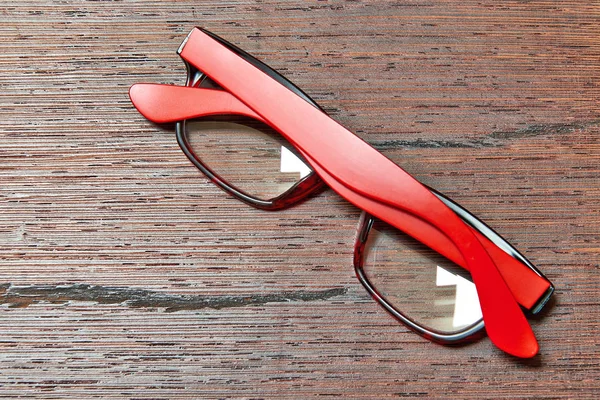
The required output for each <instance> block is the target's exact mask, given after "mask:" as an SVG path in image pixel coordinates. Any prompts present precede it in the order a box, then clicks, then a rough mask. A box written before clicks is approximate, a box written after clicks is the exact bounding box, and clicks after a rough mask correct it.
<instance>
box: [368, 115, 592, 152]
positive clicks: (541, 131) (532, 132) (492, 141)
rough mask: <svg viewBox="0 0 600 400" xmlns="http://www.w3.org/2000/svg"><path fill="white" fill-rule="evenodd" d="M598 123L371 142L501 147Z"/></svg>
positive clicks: (377, 144) (387, 145) (376, 144)
mask: <svg viewBox="0 0 600 400" xmlns="http://www.w3.org/2000/svg"><path fill="white" fill-rule="evenodd" d="M597 125H600V119H595V120H592V121H587V122H573V123H565V124H538V125H530V126H528V127H526V128H524V129H519V130H516V131H497V132H492V133H490V134H489V135H486V136H484V137H482V138H477V139H464V140H425V139H415V140H385V141H379V142H371V145H372V146H373V147H375V148H376V149H377V150H386V149H395V148H399V147H409V148H410V147H412V148H482V147H502V146H504V145H505V144H506V141H507V140H515V139H521V138H531V137H536V136H551V135H565V134H568V133H571V132H574V131H576V130H580V129H585V128H589V127H591V126H597Z"/></svg>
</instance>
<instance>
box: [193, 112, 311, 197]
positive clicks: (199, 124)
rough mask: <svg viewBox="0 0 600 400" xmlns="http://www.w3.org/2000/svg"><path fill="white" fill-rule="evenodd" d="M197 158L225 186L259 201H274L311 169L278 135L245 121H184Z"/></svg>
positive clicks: (226, 119) (263, 126) (223, 118)
mask: <svg viewBox="0 0 600 400" xmlns="http://www.w3.org/2000/svg"><path fill="white" fill-rule="evenodd" d="M184 129H185V132H186V136H187V138H188V141H189V144H190V146H191V148H192V150H193V152H194V154H195V155H196V157H197V158H199V159H200V160H202V162H203V163H204V164H205V165H206V166H207V167H208V168H210V169H211V170H212V171H213V173H215V174H216V175H218V176H219V177H220V178H221V179H223V180H224V181H226V182H227V183H228V184H230V185H232V186H235V187H236V188H237V189H239V190H241V191H243V192H245V193H246V194H249V195H251V196H253V197H255V198H258V199H261V200H270V199H272V198H275V197H277V196H279V195H281V194H283V193H285V192H286V191H287V190H289V189H290V188H291V187H292V186H294V185H295V184H296V183H297V182H299V181H300V180H301V179H302V178H304V177H306V176H307V175H309V174H310V173H311V172H312V170H311V169H310V167H309V166H308V163H307V162H306V161H304V159H303V158H302V157H301V156H300V155H299V154H298V153H297V151H296V149H295V148H294V147H293V146H292V145H291V144H289V143H288V142H287V141H286V140H285V139H284V138H283V137H282V136H281V135H280V134H279V133H277V132H276V131H274V130H273V129H271V128H270V127H268V126H267V125H265V124H263V123H261V122H258V121H255V120H252V119H247V118H238V117H217V118H213V119H210V120H207V119H202V120H193V121H185V128H184Z"/></svg>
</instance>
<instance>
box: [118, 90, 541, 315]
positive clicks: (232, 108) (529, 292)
mask: <svg viewBox="0 0 600 400" xmlns="http://www.w3.org/2000/svg"><path fill="white" fill-rule="evenodd" d="M129 95H130V97H131V101H132V103H133V104H134V106H135V107H136V108H137V109H138V110H139V111H140V113H141V114H142V115H144V116H145V117H146V118H148V119H149V120H150V121H153V122H156V123H166V122H176V121H181V120H186V119H193V118H199V117H205V116H210V115H219V114H234V115H244V116H248V117H252V118H255V119H257V120H261V121H263V122H264V120H263V118H262V117H260V116H259V115H258V114H256V113H255V112H254V111H252V110H251V109H250V108H248V107H247V106H246V105H245V104H244V103H242V102H241V101H239V100H238V99H237V98H235V97H234V96H233V95H231V94H230V93H228V92H225V91H223V90H215V89H205V88H196V87H187V86H172V85H162V84H144V83H141V84H135V85H133V86H132V87H131V89H130V91H129ZM302 155H303V156H304V157H305V159H306V160H307V161H308V162H309V163H310V164H311V166H312V167H313V168H317V169H318V168H319V167H318V164H317V163H316V162H315V161H314V160H312V159H311V157H310V156H309V155H307V154H304V153H303V154H302ZM319 173H320V174H327V172H326V171H324V170H322V169H321V170H320V171H319ZM327 175H328V174H327ZM337 189H338V190H342V191H345V189H344V188H343V186H340V187H338V188H337ZM430 190H432V189H431V188H430ZM434 194H436V196H438V193H437V192H434ZM347 195H350V194H349V193H347ZM438 197H439V196H438ZM442 197H443V196H442ZM444 199H446V198H445V197H444V198H443V199H442V201H444ZM363 201H368V200H367V199H363ZM451 204H454V205H455V206H457V205H456V204H455V203H453V202H452V203H451ZM447 205H448V204H447ZM463 210H464V209H463ZM388 212H395V213H396V214H397V216H396V217H397V218H398V219H402V221H403V227H404V229H405V231H406V233H408V234H409V235H411V236H413V237H414V238H415V239H417V240H419V241H420V242H422V243H424V244H425V245H429V246H430V247H432V245H433V244H434V243H440V242H443V245H441V246H439V249H438V250H439V252H440V253H441V254H442V255H443V256H445V257H446V258H448V259H450V260H451V261H453V262H455V263H456V264H458V265H460V266H462V267H464V268H466V269H468V265H467V263H466V262H465V260H464V258H463V257H462V255H461V253H460V252H459V251H458V249H457V248H456V246H455V245H454V244H453V243H452V241H450V240H449V239H448V238H447V237H446V236H445V235H444V234H443V233H442V232H440V231H439V230H438V229H437V228H435V227H434V226H432V225H430V224H428V223H426V222H425V221H423V220H421V219H419V218H415V217H414V216H411V215H410V214H408V213H405V212H402V211H400V210H396V211H390V210H388ZM473 219H475V220H476V218H475V217H473ZM470 227H471V226H470ZM471 230H472V231H473V232H474V233H475V234H476V236H477V238H478V239H479V240H480V241H481V242H482V244H483V246H484V247H485V249H486V251H487V252H488V253H489V254H490V256H491V257H492V259H493V260H494V262H495V263H496V265H497V266H498V268H499V269H500V273H501V274H502V276H503V278H504V280H505V281H506V283H507V284H508V286H509V287H510V289H511V291H512V293H513V295H514V296H515V298H516V300H517V301H518V302H519V304H521V305H522V306H523V307H525V308H527V309H530V310H531V309H532V308H534V306H536V305H538V304H539V303H544V301H543V297H544V294H545V293H546V292H547V290H548V288H549V287H551V284H550V283H549V282H548V281H547V280H546V279H544V278H543V277H541V276H539V275H537V274H536V273H535V272H534V271H532V270H531V269H530V268H528V267H527V266H525V265H524V264H522V263H521V262H519V261H517V260H516V259H515V258H513V257H511V256H510V255H508V254H507V253H506V252H505V251H504V250H502V249H500V248H499V247H498V246H497V245H495V244H494V243H492V242H491V241H490V240H488V239H487V238H486V237H485V236H484V235H482V234H481V233H480V232H479V231H478V230H477V229H474V228H473V227H471ZM536 308H537V307H536ZM533 311H536V310H533Z"/></svg>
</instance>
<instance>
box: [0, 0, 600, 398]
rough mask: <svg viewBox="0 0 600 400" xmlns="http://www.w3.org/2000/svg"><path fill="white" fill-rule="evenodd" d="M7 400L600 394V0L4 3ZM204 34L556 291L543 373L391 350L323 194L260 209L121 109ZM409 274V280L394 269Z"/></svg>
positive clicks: (386, 320) (0, 174)
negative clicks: (188, 38) (436, 198)
mask: <svg viewBox="0 0 600 400" xmlns="http://www.w3.org/2000/svg"><path fill="white" fill-rule="evenodd" d="M0 22H1V24H0V249H1V253H0V303H1V304H0V322H1V323H0V398H17V397H24V398H57V399H58V398H131V399H162V398H312V397H333V396H337V397H342V398H376V399H380V398H388V397H409V398H415V397H422V398H434V397H438V398H459V399H467V398H469V399H473V398H511V399H512V398H550V399H553V398H561V399H562V398H589V399H595V398H598V397H599V396H600V381H599V378H600V339H599V338H598V336H599V333H600V332H599V326H600V300H599V299H600V277H599V272H600V257H599V254H600V246H599V244H598V243H599V242H600V229H599V226H600V211H599V205H600V167H599V165H600V105H599V102H598V99H599V98H600V24H599V23H600V3H598V2H597V1H584V0H579V1H567V0H559V1H501V2H480V1H470V0H467V1H464V0H463V1H451V0H448V1H379V2H375V1H372V2H368V1H273V0H264V1H239V0H233V1H226V2H221V1H175V2H159V1H152V2H149V1H146V2H144V1H98V2H96V1H83V0H72V1H71V0H68V1H60V2H54V1H49V0H39V1H18V2H4V3H3V5H1V6H0ZM196 25H200V26H204V27H207V28H209V29H210V30H212V31H214V32H215V33H217V34H219V35H221V36H223V37H225V38H226V39H228V40H230V41H232V42H233V43H235V44H237V45H239V46H240V47H241V48H243V49H245V50H247V51H249V52H250V53H252V54H254V55H256V56H258V57H259V58H261V59H262V60H264V61H266V62H267V63H268V64H269V65H271V66H273V67H274V68H276V69H278V70H279V71H281V72H282V73H283V74H285V75H286V76H287V77H288V78H290V79H291V80H292V81H294V82H295V83H296V84H298V86H300V87H301V88H303V89H304V90H305V91H306V92H307V93H309V94H310V95H311V96H312V97H313V98H314V99H315V100H316V101H317V102H319V104H321V105H322V106H323V107H324V108H325V109H326V110H327V111H328V112H329V113H330V114H331V115H332V116H333V117H334V118H335V119H337V120H338V121H340V122H341V123H342V124H344V125H345V126H347V127H348V128H349V129H351V130H352V131H354V132H356V133H357V134H358V135H359V136H361V137H363V138H364V139H365V140H367V141H369V142H371V143H373V144H374V145H375V146H376V147H378V148H379V149H381V151H382V152H383V153H384V154H386V155H387V156H388V157H390V158H391V159H392V160H394V161H395V162H397V163H398V164H400V165H402V166H403V167H404V168H405V169H406V170H407V171H409V172H410V173H412V174H413V175H414V176H415V177H417V178H418V179H420V180H421V181H423V182H424V183H427V184H429V185H431V186H433V187H435V188H437V189H439V190H440V191H442V192H444V193H447V194H448V195H450V196H451V197H452V198H453V199H455V200H457V201H458V202H460V203H461V204H463V205H464V206H465V207H467V208H468V209H469V210H471V211H472V212H474V213H475V214H476V215H478V216H479V217H481V218H483V219H484V220H485V221H487V222H488V223H489V224H490V225H491V226H492V227H494V228H495V229H496V230H497V231H499V232H500V233H501V234H502V235H503V236H504V237H506V238H507V239H508V240H509V241H510V242H511V243H513V244H514V245H516V246H517V248H519V249H520V250H521V251H522V252H523V253H524V254H525V255H526V256H527V257H528V258H529V259H530V260H531V261H533V262H534V263H535V264H536V265H537V266H538V267H539V268H540V269H541V270H542V271H543V272H544V273H545V274H546V275H547V276H548V278H549V279H551V280H552V281H553V282H554V284H555V286H556V295H555V299H554V301H553V304H552V305H551V307H549V309H548V311H547V312H545V313H544V315H542V316H541V317H539V318H535V319H534V320H532V326H533V328H534V330H535V332H536V335H537V337H538V339H539V342H540V347H541V351H540V354H539V355H538V356H537V357H536V358H534V359H532V360H527V361H521V360H516V359H514V358H512V357H510V356H507V355H505V354H503V353H502V352H500V351H499V350H498V349H496V348H495V347H494V346H493V345H492V344H491V343H490V341H489V339H487V338H483V339H481V340H479V341H477V342H475V343H473V344H469V345H466V346H462V347H458V348H455V347H444V346H440V345H436V344H432V343H430V342H428V341H426V340H424V339H422V338H421V337H419V336H418V335H416V334H413V333H411V332H409V331H408V330H407V329H406V328H405V327H404V326H402V325H400V324H399V323H397V322H396V321H395V320H393V318H391V317H390V316H389V315H388V314H386V312H385V311H384V310H383V309H382V308H381V307H379V306H378V305H377V304H376V303H375V302H374V301H372V300H371V299H370V297H369V296H368V294H367V293H366V292H365V291H364V289H363V288H362V287H361V286H360V284H359V282H358V281H357V280H356V278H355V277H354V272H353V269H352V246H353V242H354V235H355V229H356V223H357V220H358V216H359V211H358V210H357V209H355V208H353V207H352V206H351V205H349V204H347V203H346V202H345V201H344V200H342V199H341V198H339V197H338V196H337V195H335V194H334V193H333V192H331V191H323V192H321V193H319V194H317V195H315V196H313V197H312V198H311V199H310V200H309V201H306V202H304V203H302V204H300V205H298V206H296V207H294V208H292V209H289V210H285V211H280V212H271V213H269V212H264V211H260V210H255V209H252V208H250V207H248V206H246V205H244V204H243V203H240V202H238V201H236V200H234V199H232V198H230V197H228V196H227V195H225V194H224V193H223V192H222V191H220V190H219V189H218V188H217V187H216V186H214V185H213V184H212V183H210V182H209V181H208V180H207V179H206V178H204V177H203V176H201V175H200V174H199V172H198V171H197V170H196V169H195V168H194V167H193V166H192V165H191V164H190V163H189V162H188V161H187V159H186V158H185V156H184V155H183V153H182V152H181V151H180V150H179V148H178V146H177V144H176V141H175V137H174V134H173V133H172V130H171V129H170V128H168V127H159V126H155V125H153V124H151V123H149V122H147V121H146V120H145V119H144V118H143V117H142V116H141V115H139V114H138V113H137V112H136V111H135V109H134V108H133V107H132V106H131V104H130V102H129V100H128V97H127V89H128V87H129V86H130V85H132V84H133V83H136V82H140V81H146V82H163V83H174V84H183V83H184V81H185V70H184V67H183V64H182V63H181V61H180V60H179V59H178V57H177V56H176V54H175V50H176V49H177V47H178V46H179V44H180V42H181V41H182V39H183V38H184V37H185V35H186V34H187V32H188V31H189V30H190V29H191V28H192V27H193V26H196ZM407 263H408V264H409V262H407Z"/></svg>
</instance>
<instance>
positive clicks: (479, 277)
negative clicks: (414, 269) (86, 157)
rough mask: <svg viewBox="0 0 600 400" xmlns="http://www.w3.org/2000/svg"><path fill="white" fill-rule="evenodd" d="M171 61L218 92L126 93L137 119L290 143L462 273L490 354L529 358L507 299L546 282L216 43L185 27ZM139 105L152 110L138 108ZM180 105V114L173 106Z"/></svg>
mask: <svg viewBox="0 0 600 400" xmlns="http://www.w3.org/2000/svg"><path fill="white" fill-rule="evenodd" d="M179 54H180V56H181V57H182V58H183V59H184V60H185V61H186V62H187V63H189V64H190V65H192V66H194V67H195V68H197V69H199V70H201V71H202V72H204V73H205V74H206V75H207V76H209V77H210V78H211V79H212V80H213V81H215V82H216V83H217V84H218V85H219V86H221V87H222V88H224V89H225V90H226V92H223V91H218V90H217V91H210V92H209V91H205V90H206V89H198V88H185V89H184V88H178V89H163V88H164V87H161V86H159V85H135V86H134V87H132V89H131V93H130V94H131V98H132V101H133V102H134V104H135V105H136V107H138V108H139V109H140V111H142V109H143V110H144V111H142V113H143V114H144V115H145V116H148V117H149V118H150V119H153V118H154V119H153V120H155V121H156V122H168V121H173V120H178V119H185V118H189V117H199V116H203V115H212V114H219V113H233V114H240V115H246V116H250V117H253V118H257V119H259V120H261V121H264V122H265V123H267V124H268V125H270V126H271V127H273V128H275V129H276V130H277V131H278V132H280V133H281V134H282V135H283V136H284V137H285V138H286V139H287V140H288V141H289V142H290V143H291V144H292V145H294V146H295V147H296V148H297V149H298V150H299V151H300V152H301V154H302V155H303V156H304V157H305V158H306V160H307V161H308V162H309V164H310V165H311V167H312V168H313V170H315V171H316V172H317V173H318V174H319V176H320V177H321V179H323V180H324V181H325V182H326V183H327V184H328V185H329V186H330V187H331V188H333V189H334V190H335V191H336V192H337V193H339V194H340V195H341V196H343V197H344V198H346V199H347V200H348V201H350V202H351V203H353V204H355V205H356V206H358V207H359V208H361V209H363V210H365V211H367V212H368V213H369V214H372V215H374V216H375V217H377V218H379V219H381V220H383V221H385V222H387V223H388V224H390V225H392V226H394V227H396V228H398V229H401V230H403V231H405V232H407V233H409V234H410V235H412V236H414V237H415V238H417V239H418V240H420V241H422V242H424V243H425V244H427V245H428V246H429V247H431V248H433V249H434V250H436V251H438V252H439V253H441V254H443V255H446V257H448V258H449V259H451V260H453V261H455V262H456V263H458V264H460V265H462V266H464V267H465V268H467V269H468V270H469V271H470V272H471V275H472V277H473V280H474V283H475V285H476V287H477V292H478V294H479V299H480V305H481V309H482V313H483V316H484V321H485V326H486V330H487V332H488V335H489V337H490V339H491V340H492V341H493V342H494V343H495V344H496V345H497V346H498V347H499V348H501V349H502V350H504V351H506V352H508V353H510V354H513V355H516V356H519V357H532V356H533V355H535V354H536V353H537V351H538V345H537V341H536V339H535V336H534V334H533V332H532V330H531V328H530V326H529V324H528V323H527V320H526V319H525V317H524V315H523V313H522V311H521V309H520V308H519V306H518V304H517V301H516V299H518V300H519V302H520V303H521V304H523V305H524V306H525V307H528V306H531V303H532V302H533V301H535V300H532V299H537V298H539V293H538V295H537V296H536V295H532V294H530V293H532V292H536V291H537V292H543V291H545V290H546V289H548V287H549V286H550V284H549V283H548V282H547V281H545V280H544V279H543V278H541V279H540V278H539V277H538V276H537V275H536V274H535V273H530V272H531V271H530V270H528V269H527V268H525V269H524V268H522V265H521V264H520V263H519V262H518V261H515V260H514V259H513V258H512V257H511V256H509V255H508V254H506V253H505V252H504V251H502V250H501V249H500V248H498V247H497V246H496V245H494V244H493V243H491V242H490V241H489V240H487V239H485V238H484V237H483V236H482V235H481V234H479V233H477V232H476V230H474V229H473V228H472V227H470V226H468V225H467V224H465V223H464V222H463V221H462V220H461V219H460V218H459V217H458V216H457V215H456V214H455V213H454V212H453V211H452V210H451V209H450V208H449V207H448V206H447V205H446V204H444V202H442V201H441V200H440V198H438V197H437V196H436V195H435V194H434V193H433V192H432V191H430V190H429V189H428V188H427V187H425V186H423V185H422V184H421V183H419V182H418V181H416V180H415V179H414V178H413V177H411V176H410V175H409V174H408V173H406V172H405V171H404V170H402V169H401V168H400V167H399V166H397V165H396V164H394V163H393V162H391V161H390V160H389V159H387V158H386V157H385V156H383V155H382V154H381V153H379V152H378V151H376V150H375V149H373V148H372V147H371V146H369V145H368V144H367V143H365V142H364V141H362V140H361V139H360V138H358V137H357V136H355V135H354V134H352V133H351V132H350V131H348V130H347V129H345V128H344V127H342V126H341V125H340V124H338V123H337V122H336V121H334V120H332V119H331V118H330V117H329V116H327V115H326V114H325V113H323V112H322V111H321V110H319V109H318V108H316V107H314V106H313V105H311V104H309V103H308V102H307V101H305V100H306V99H305V98H302V95H301V94H298V93H295V92H292V91H291V90H290V89H289V87H286V86H285V85H284V84H282V82H281V80H278V79H275V78H274V77H273V76H272V75H270V74H268V73H266V72H265V71H264V70H263V69H261V68H260V66H259V67H257V66H256V65H253V64H252V63H250V62H248V61H247V59H245V58H244V56H243V54H242V55H240V53H239V52H235V51H233V50H232V46H231V45H228V44H227V43H226V42H224V41H223V40H222V39H220V38H218V37H217V36H215V35H213V34H211V33H210V32H207V31H203V30H200V29H194V30H193V31H192V32H191V33H190V35H189V36H188V37H187V39H186V40H185V41H184V43H183V44H182V46H181V48H180V50H179ZM201 90H204V91H201ZM167 92H168V93H171V94H172V95H171V94H165V93H167ZM175 92H177V94H174V93H175ZM227 92H229V93H227ZM231 95H232V96H231ZM198 96H203V100H202V101H201V103H202V104H203V106H202V107H198V104H199V103H198V101H197V97H198ZM149 97H153V98H154V103H152V104H150V103H147V102H146V101H144V100H141V99H144V98H145V99H147V98H149ZM175 98H178V99H180V100H177V101H175V100H173V99H175ZM234 98H235V99H236V100H237V101H235V100H233V99H234ZM181 99H186V100H185V102H186V103H189V104H190V106H189V107H188V106H185V107H181V104H182V103H181ZM207 99H209V100H208V102H207ZM203 107H204V108H203ZM325 133H326V134H325ZM500 270H502V273H501V272H500ZM507 271H508V272H507ZM503 275H504V278H503ZM505 279H506V281H505ZM531 283H533V285H532V284H531ZM509 285H510V287H509ZM536 285H538V287H536ZM532 287H533V288H534V289H533V291H531V290H532Z"/></svg>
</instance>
